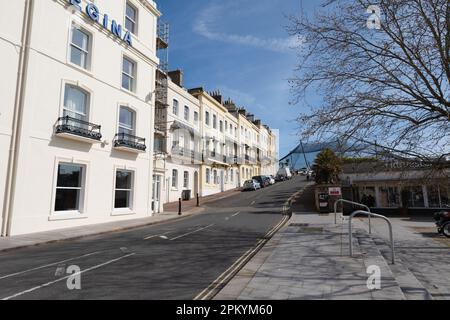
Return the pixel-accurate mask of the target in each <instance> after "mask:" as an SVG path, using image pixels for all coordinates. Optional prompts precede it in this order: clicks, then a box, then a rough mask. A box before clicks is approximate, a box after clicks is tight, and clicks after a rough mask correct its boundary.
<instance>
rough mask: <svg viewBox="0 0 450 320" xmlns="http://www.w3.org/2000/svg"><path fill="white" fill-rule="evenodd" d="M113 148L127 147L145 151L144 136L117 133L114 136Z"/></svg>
mask: <svg viewBox="0 0 450 320" xmlns="http://www.w3.org/2000/svg"><path fill="white" fill-rule="evenodd" d="M114 147H115V148H127V149H134V150H137V151H142V152H145V150H147V146H146V145H145V138H140V137H136V136H133V135H131V134H127V133H118V134H116V136H115V137H114Z"/></svg>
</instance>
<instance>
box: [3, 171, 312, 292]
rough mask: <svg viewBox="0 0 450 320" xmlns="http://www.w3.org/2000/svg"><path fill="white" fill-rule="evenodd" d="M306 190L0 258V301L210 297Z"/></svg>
mask: <svg viewBox="0 0 450 320" xmlns="http://www.w3.org/2000/svg"><path fill="white" fill-rule="evenodd" d="M306 185H307V183H306V181H304V179H302V178H300V177H297V178H295V179H293V180H291V181H287V182H283V183H279V184H276V185H274V186H271V187H268V188H264V189H262V190H258V191H254V192H253V191H252V192H239V193H234V194H233V195H231V196H229V197H227V198H224V199H216V200H211V201H209V202H207V203H204V205H203V208H202V212H201V213H198V214H191V215H190V216H187V217H184V218H182V219H176V218H173V219H171V220H165V221H161V223H157V224H151V225H145V226H139V227H136V228H134V227H133V228H132V229H127V230H121V231H114V232H108V233H103V234H96V235H87V236H86V235H85V236H82V237H79V238H77V239H67V240H59V241H56V242H52V243H43V244H41V245H39V246H31V247H24V248H20V249H12V250H8V251H2V252H0V300H2V299H5V300H10V299H32V300H33V299H36V300H42V299H62V300H79V299H106V300H110V299H125V300H143V299H152V300H153V299H156V300H159V299H188V300H190V299H194V298H198V297H199V296H200V297H207V296H208V295H207V294H205V295H201V294H202V293H204V292H205V290H207V292H212V293H214V294H215V292H214V290H216V289H218V288H221V287H220V286H216V284H221V283H222V280H223V279H228V277H231V276H232V275H234V272H235V268H234V267H235V266H237V264H236V263H237V262H243V261H246V260H247V259H249V258H250V257H251V255H249V253H250V252H252V251H253V250H254V248H255V247H256V246H257V245H258V244H259V243H261V240H262V239H268V238H270V235H271V234H273V232H274V231H275V230H277V228H278V227H279V226H280V225H281V224H282V223H283V221H285V220H286V215H285V214H286V212H285V204H286V201H287V200H288V199H289V198H290V197H291V196H292V195H293V194H295V193H297V192H298V191H300V190H302V189H303V188H304V187H305V186H306ZM97 227H98V226H97ZM67 231H68V230H64V232H61V235H63V234H64V233H66V232H67ZM73 268H79V269H78V270H80V271H79V273H77V274H76V275H77V277H79V278H80V285H81V288H80V289H79V290H78V289H75V290H71V289H73V288H71V287H70V286H68V281H69V280H71V279H70V278H69V277H70V275H71V274H70V270H73ZM75 270H77V269H75ZM213 284H214V288H213V287H211V286H212V285H213Z"/></svg>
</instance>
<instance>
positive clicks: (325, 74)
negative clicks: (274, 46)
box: [289, 0, 450, 160]
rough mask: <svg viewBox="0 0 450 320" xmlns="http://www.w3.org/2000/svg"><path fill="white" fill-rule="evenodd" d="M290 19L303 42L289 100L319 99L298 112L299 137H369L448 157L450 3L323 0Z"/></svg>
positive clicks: (425, 155) (399, 149)
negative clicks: (315, 94) (308, 14)
mask: <svg viewBox="0 0 450 320" xmlns="http://www.w3.org/2000/svg"><path fill="white" fill-rule="evenodd" d="M374 5H375V7H374ZM368 9H369V10H368ZM372 10H373V11H372ZM378 19H379V22H380V23H379V24H378V23H377V22H378V21H375V20H378ZM291 21H292V24H291V25H290V27H289V32H290V33H291V34H292V35H297V36H301V37H303V39H304V44H303V47H302V49H301V52H300V58H301V63H300V64H299V66H298V68H297V69H296V76H295V77H294V78H293V79H291V85H292V89H293V92H294V95H295V99H296V102H299V101H300V100H301V99H302V98H305V97H306V95H307V94H308V95H309V94H311V93H312V92H314V91H316V92H318V93H319V94H320V95H322V96H323V104H322V105H320V106H313V109H312V110H308V111H305V112H303V113H302V115H301V116H300V117H299V122H300V126H301V132H302V134H303V135H304V136H305V137H309V138H311V137H313V136H314V137H316V138H324V137H325V138H330V137H340V138H343V140H345V141H346V143H344V145H348V143H351V142H353V143H355V142H356V143H361V142H363V143H365V144H373V145H375V141H377V143H376V145H377V147H378V148H379V149H383V150H388V151H389V152H391V153H396V154H399V155H402V156H405V157H415V158H417V157H419V158H421V159H423V160H430V159H434V160H435V159H436V158H437V157H443V155H447V154H449V152H450V130H449V129H450V96H449V94H450V87H449V83H450V34H449V32H450V0H375V1H373V0H371V1H366V0H334V1H332V0H328V1H324V6H323V7H321V8H319V9H318V10H317V11H316V12H315V15H314V17H300V18H298V17H291Z"/></svg>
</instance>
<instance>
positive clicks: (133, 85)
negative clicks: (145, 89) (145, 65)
mask: <svg viewBox="0 0 450 320" xmlns="http://www.w3.org/2000/svg"><path fill="white" fill-rule="evenodd" d="M125 60H127V61H128V62H130V63H131V64H132V65H133V74H131V75H130V74H128V73H126V72H125V71H124V70H123V67H124V64H125V63H124V62H125ZM137 68H138V66H137V62H136V61H135V60H133V59H131V58H130V57H128V56H126V55H123V56H122V70H121V74H122V77H121V78H120V87H121V88H122V89H123V90H126V91H128V92H132V93H135V92H136V88H137V85H136V84H137ZM124 76H125V77H128V78H130V79H131V88H125V87H124V86H123V77H124Z"/></svg>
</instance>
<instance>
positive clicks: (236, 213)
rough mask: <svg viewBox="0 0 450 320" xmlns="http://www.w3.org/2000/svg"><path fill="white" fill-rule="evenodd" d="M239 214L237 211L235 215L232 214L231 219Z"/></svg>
mask: <svg viewBox="0 0 450 320" xmlns="http://www.w3.org/2000/svg"><path fill="white" fill-rule="evenodd" d="M240 213H241V212H240V211H238V212H236V213H235V214H233V215H232V217H236V216H237V215H238V214H240Z"/></svg>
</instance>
